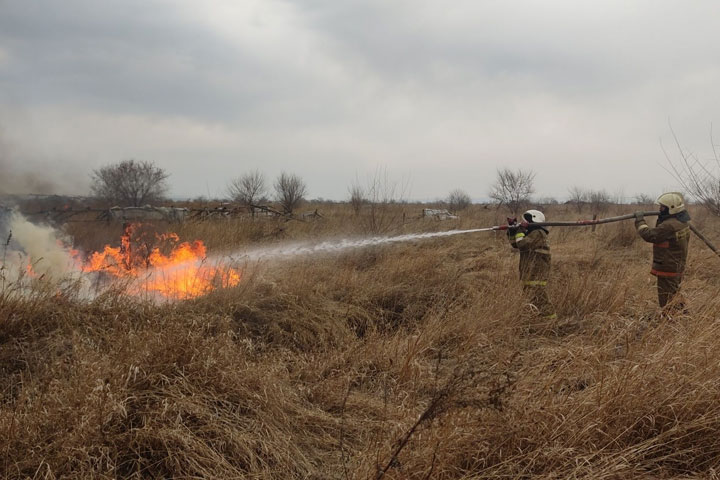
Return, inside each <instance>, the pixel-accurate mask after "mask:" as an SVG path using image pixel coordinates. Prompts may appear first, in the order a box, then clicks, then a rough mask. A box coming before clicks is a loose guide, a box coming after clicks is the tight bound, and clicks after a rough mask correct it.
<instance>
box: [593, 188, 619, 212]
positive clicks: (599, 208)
mask: <svg viewBox="0 0 720 480" xmlns="http://www.w3.org/2000/svg"><path fill="white" fill-rule="evenodd" d="M612 203H613V199H612V196H611V195H610V194H609V193H608V192H607V191H605V190H590V191H589V192H588V205H589V206H590V210H591V211H592V213H598V214H600V213H605V212H607V211H608V209H609V208H610V205H612Z"/></svg>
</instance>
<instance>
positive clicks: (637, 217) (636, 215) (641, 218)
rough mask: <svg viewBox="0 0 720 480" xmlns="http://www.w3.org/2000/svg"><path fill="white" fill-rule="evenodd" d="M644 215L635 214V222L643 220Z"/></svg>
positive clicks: (641, 213) (640, 213)
mask: <svg viewBox="0 0 720 480" xmlns="http://www.w3.org/2000/svg"><path fill="white" fill-rule="evenodd" d="M644 219H645V215H643V212H635V221H636V222H639V221H640V220H644Z"/></svg>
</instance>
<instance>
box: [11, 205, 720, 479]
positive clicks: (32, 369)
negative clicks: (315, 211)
mask: <svg viewBox="0 0 720 480" xmlns="http://www.w3.org/2000/svg"><path fill="white" fill-rule="evenodd" d="M345 213H346V215H351V214H350V213H349V210H348V212H345ZM493 215H496V213H495V212H488V211H485V210H480V209H478V210H474V211H471V212H469V213H468V215H466V216H464V218H463V219H461V220H457V221H454V222H449V223H443V224H440V223H437V222H435V223H431V222H425V221H422V222H420V221H419V223H417V224H416V225H414V226H409V225H405V226H403V225H398V226H397V231H398V232H404V231H422V230H431V229H434V228H463V227H471V226H477V225H484V224H486V223H493V222H490V220H492V216H493ZM561 215H562V212H558V215H556V216H561ZM569 218H572V217H569ZM320 222H322V223H316V224H310V223H309V222H288V223H286V224H285V225H284V226H283V227H284V228H285V230H284V231H282V232H281V233H278V234H277V235H275V233H273V232H275V230H274V229H275V228H276V227H277V225H274V224H270V223H266V224H250V226H249V227H247V229H246V227H245V226H244V225H241V224H240V223H239V222H237V223H235V224H232V225H224V226H218V225H217V224H211V223H207V224H202V225H186V226H183V227H182V233H181V237H182V238H183V239H189V238H196V237H197V238H202V239H203V240H205V241H206V243H208V244H209V245H215V246H217V247H218V248H227V247H229V246H231V245H235V244H242V245H256V244H257V245H266V244H269V243H274V242H280V241H282V239H283V238H284V239H291V240H299V239H305V240H310V239H313V238H323V239H324V238H326V237H331V236H334V237H339V236H343V235H348V234H349V233H353V234H357V233H358V232H353V231H352V230H351V229H349V227H348V225H349V224H350V223H352V222H350V221H348V220H346V218H345V217H344V216H343V215H341V212H339V211H338V212H334V213H332V214H328V215H326V216H325V217H324V218H323V219H320ZM83 228H85V229H88V230H86V231H84V232H83V233H82V234H76V239H78V242H79V243H81V244H83V245H85V246H86V247H87V248H89V247H90V246H91V245H93V244H94V243H97V244H102V243H104V242H105V241H106V237H107V238H108V240H107V241H109V237H111V236H112V234H113V233H116V232H112V231H111V230H112V229H113V228H114V227H113V226H108V227H103V228H101V229H99V230H97V231H94V232H93V231H90V230H89V227H88V226H87V225H85V226H84V227H83ZM703 228H705V229H706V231H707V233H708V235H709V236H710V237H711V238H718V237H717V235H718V233H719V232H720V229H718V225H717V221H716V220H715V219H711V218H703ZM413 229H414V230H413ZM258 232H263V233H262V234H260V233H258ZM265 232H271V235H270V236H267V235H265ZM348 232H349V233H348ZM550 239H551V242H552V251H553V274H552V279H551V284H550V287H549V289H550V290H549V292H550V296H551V298H552V300H553V302H554V303H555V305H556V308H557V310H558V313H559V319H558V320H557V321H554V322H549V323H548V322H545V323H542V322H538V321H537V320H535V319H534V318H533V317H532V316H531V315H530V314H529V311H528V308H527V306H526V305H524V304H523V301H522V297H521V289H520V286H519V285H518V282H517V280H516V278H517V257H516V256H515V255H513V254H512V253H511V252H510V249H509V246H508V245H507V242H506V241H505V239H504V237H502V235H497V236H495V235H493V234H479V235H468V236H457V237H448V238H443V239H439V240H424V241H421V242H416V243H407V244H398V245H390V246H386V247H382V248H370V249H365V250H357V251H348V252H346V253H343V254H333V255H327V256H317V257H313V258H297V259H291V260H287V261H282V262H265V263H261V264H256V265H253V266H251V267H249V268H248V270H247V272H246V274H245V276H244V280H243V282H242V284H241V285H240V286H238V287H237V288H234V289H230V290H225V291H216V292H213V293H212V294H210V295H208V296H206V297H203V298H199V299H196V300H192V301H186V302H177V303H170V304H151V303H147V302H142V301H138V300H136V299H133V298H129V297H127V296H125V295H123V294H122V293H119V292H115V293H108V294H106V295H103V296H100V297H98V298H96V299H94V300H92V301H80V300H78V299H77V298H75V297H73V295H72V293H71V291H70V290H67V291H62V290H61V291H58V290H57V288H54V287H52V286H50V285H48V284H47V283H43V282H42V281H38V282H36V283H35V285H33V287H32V290H31V292H30V293H29V294H27V292H26V294H22V295H21V294H18V293H17V292H12V291H10V293H8V291H6V292H5V293H4V294H3V295H0V385H1V386H2V391H1V393H0V399H1V403H0V475H1V476H2V477H4V478H147V477H150V478H316V479H321V478H323V479H324V478H348V479H350V478H397V479H400V478H467V479H470V478H473V479H474V478H531V477H541V478H600V479H603V478H606V479H611V478H612V479H615V478H648V479H650V478H717V472H718V469H719V468H720V436H718V435H717V432H718V431H719V430H720V363H718V360H717V359H718V358H720V343H719V342H717V338H718V335H719V334H720V318H719V317H718V314H717V312H718V311H720V303H718V298H717V289H718V282H719V280H718V278H720V277H719V276H718V272H719V271H720V262H719V261H718V259H717V258H716V257H713V256H712V255H710V254H708V252H707V251H705V250H703V248H704V247H702V246H701V245H699V242H698V241H696V239H693V243H692V248H691V253H690V262H689V266H688V272H687V278H686V281H685V283H684V290H685V296H686V298H687V300H688V304H689V306H690V309H691V314H690V315H688V316H678V317H676V318H674V319H671V320H668V319H664V318H662V317H660V316H658V315H657V312H656V307H655V301H656V300H655V291H654V284H653V283H652V279H651V277H650V276H649V273H648V270H649V260H650V247H649V246H648V245H646V244H645V243H644V242H641V241H638V240H636V239H635V237H634V233H633V230H632V226H631V225H630V226H628V225H621V226H614V225H608V226H605V227H602V228H598V229H597V230H596V231H595V232H591V231H589V230H573V231H572V232H569V231H568V230H566V231H562V232H561V231H560V230H559V229H555V230H554V231H553V232H552V234H551V237H550Z"/></svg>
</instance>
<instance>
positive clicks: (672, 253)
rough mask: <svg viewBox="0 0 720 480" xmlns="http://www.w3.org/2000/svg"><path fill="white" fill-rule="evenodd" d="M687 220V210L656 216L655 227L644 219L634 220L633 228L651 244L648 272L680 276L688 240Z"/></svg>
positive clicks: (688, 217) (683, 268) (685, 257)
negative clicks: (651, 255)
mask: <svg viewBox="0 0 720 480" xmlns="http://www.w3.org/2000/svg"><path fill="white" fill-rule="evenodd" d="M688 221H690V215H688V213H687V212H681V213H678V214H676V215H671V216H669V217H666V218H658V221H657V224H656V225H655V228H650V227H649V226H648V225H647V223H645V220H636V221H635V228H637V231H638V233H639V234H640V236H641V237H642V239H643V240H645V241H646V242H649V243H652V244H653V262H652V270H650V273H652V274H653V275H655V276H657V277H680V276H682V274H683V271H684V270H685V262H686V261H687V254H688V243H689V242H690V227H689V226H688Z"/></svg>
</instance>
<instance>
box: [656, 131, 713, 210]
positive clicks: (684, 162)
mask: <svg viewBox="0 0 720 480" xmlns="http://www.w3.org/2000/svg"><path fill="white" fill-rule="evenodd" d="M671 131H672V127H671ZM672 135H673V139H674V140H675V146H676V147H677V150H678V154H679V156H680V159H679V160H673V159H671V158H670V156H669V155H668V153H667V151H665V149H664V147H663V151H664V152H665V157H666V158H667V160H668V163H669V164H670V168H671V172H670V173H671V174H672V175H673V176H674V177H675V179H676V180H677V181H678V182H679V183H680V185H682V187H683V189H684V190H685V191H686V192H687V193H689V194H690V195H691V196H692V197H694V198H695V199H696V200H697V201H698V203H700V204H701V205H703V206H704V207H705V208H706V209H707V210H708V211H709V212H710V213H712V214H713V215H716V216H719V217H720V156H719V155H718V151H717V145H716V143H715V140H714V139H713V131H712V125H711V126H710V145H711V146H712V154H713V156H712V158H710V159H708V160H704V161H703V160H700V159H699V158H698V157H697V155H695V154H694V153H692V152H688V151H686V150H684V149H683V148H682V146H681V145H680V141H679V140H678V138H677V135H675V132H674V131H673V132H672Z"/></svg>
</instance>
